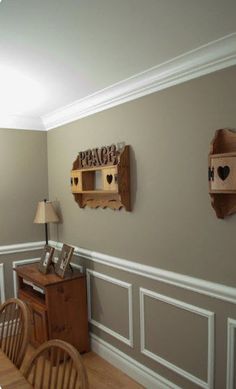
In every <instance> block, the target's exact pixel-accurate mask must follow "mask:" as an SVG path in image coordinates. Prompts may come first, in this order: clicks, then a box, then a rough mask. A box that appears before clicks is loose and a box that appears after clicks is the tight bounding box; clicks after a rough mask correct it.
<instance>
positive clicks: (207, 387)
mask: <svg viewBox="0 0 236 389" xmlns="http://www.w3.org/2000/svg"><path fill="white" fill-rule="evenodd" d="M139 292H140V346H141V353H142V354H144V355H146V356H147V357H149V358H151V359H153V360H154V361H156V362H157V363H160V364H161V365H163V366H165V367H167V368H168V369H170V370H172V371H174V372H175V373H177V374H179V375H181V376H182V377H184V378H186V379H187V380H189V381H191V382H193V383H195V384H196V385H197V386H200V387H201V388H204V389H213V387H214V332H215V331H214V326H215V325H214V322H215V320H214V316H215V314H214V312H211V311H208V310H206V309H202V308H200V307H198V306H195V305H192V304H187V303H185V302H183V301H180V300H176V299H173V298H171V297H169V296H165V295H162V294H159V293H156V292H153V291H151V290H148V289H144V288H139ZM145 296H148V297H151V298H153V299H156V300H159V301H162V302H164V303H166V304H170V305H172V306H175V307H178V308H180V309H183V310H186V311H189V312H191V313H194V314H196V315H200V316H203V317H206V318H207V327H208V352H207V381H203V380H201V379H200V378H199V377H196V376H194V375H193V374H191V373H189V372H188V371H186V370H184V369H182V368H180V367H178V366H176V365H175V364H173V363H171V362H169V361H167V360H166V359H164V358H162V357H160V356H159V355H157V354H154V353H153V352H151V351H149V350H148V349H146V348H145V307H144V297H145ZM156 325H157V326H158V321H157V323H156ZM173 325H174V323H173Z"/></svg>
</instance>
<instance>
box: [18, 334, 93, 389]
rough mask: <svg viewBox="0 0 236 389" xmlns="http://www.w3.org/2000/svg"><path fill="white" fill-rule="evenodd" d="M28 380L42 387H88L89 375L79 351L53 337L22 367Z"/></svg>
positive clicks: (58, 388) (33, 384)
mask: <svg viewBox="0 0 236 389" xmlns="http://www.w3.org/2000/svg"><path fill="white" fill-rule="evenodd" d="M22 373H23V375H24V376H25V378H26V379H27V381H28V382H29V383H30V384H31V385H32V386H33V387H34V388H40V389H55V388H56V389H77V388H78V389H88V388H89V386H88V377H87V372H86V370H85V367H84V363H83V360H82V358H81V356H80V354H79V352H78V351H77V350H76V349H75V347H73V346H72V345H71V344H69V343H67V342H64V341H62V340H58V339H53V340H49V341H48V342H45V343H43V344H42V345H41V346H39V348H38V349H37V350H35V352H34V353H33V355H32V356H31V358H30V359H29V361H28V362H26V363H25V366H24V367H23V369H22Z"/></svg>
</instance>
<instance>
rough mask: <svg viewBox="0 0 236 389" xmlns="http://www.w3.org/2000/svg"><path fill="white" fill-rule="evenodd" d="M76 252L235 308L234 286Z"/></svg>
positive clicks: (2, 250)
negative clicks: (229, 304)
mask: <svg viewBox="0 0 236 389" xmlns="http://www.w3.org/2000/svg"><path fill="white" fill-rule="evenodd" d="M49 244H50V245H51V246H53V247H55V248H56V249H57V250H61V248H62V246H63V243H60V242H55V241H52V240H50V241H49ZM44 245H45V242H30V243H21V244H15V245H9V246H0V255H1V254H12V253H17V252H27V251H33V250H40V249H42V248H43V247H44ZM74 248H75V251H74V255H76V256H78V257H81V258H84V259H88V260H90V261H92V262H95V263H99V264H102V265H106V266H109V267H113V268H115V269H119V270H123V271H125V272H129V273H132V274H137V275H140V276H142V277H146V278H150V279H153V280H156V281H160V282H164V283H166V284H169V285H174V286H177V287H179V288H183V289H186V290H190V291H192V292H196V293H200V294H203V295H206V296H208V297H213V298H216V299H219V300H223V301H227V302H230V303H233V304H236V288H233V287H231V286H227V285H223V284H219V283H216V282H211V281H206V280H202V279H200V278H196V277H191V276H187V275H184V274H180V273H175V272H172V271H169V270H163V269H159V268H157V267H153V266H148V265H143V264H141V263H138V262H134V261H129V260H126V259H123V258H118V257H113V256H111V255H107V254H103V253H98V252H95V251H92V250H88V249H84V248H82V247H77V246H74Z"/></svg>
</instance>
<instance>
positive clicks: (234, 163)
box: [208, 129, 236, 219]
mask: <svg viewBox="0 0 236 389" xmlns="http://www.w3.org/2000/svg"><path fill="white" fill-rule="evenodd" d="M208 181H209V193H210V196H211V204H212V207H213V208H214V210H215V212H216V215H217V217H218V218H221V219H223V218H224V217H226V216H229V215H231V214H233V213H235V212H236V132H234V131H232V130H228V129H220V130H217V131H216V133H215V136H214V138H213V140H212V142H211V145H210V153H209V163H208Z"/></svg>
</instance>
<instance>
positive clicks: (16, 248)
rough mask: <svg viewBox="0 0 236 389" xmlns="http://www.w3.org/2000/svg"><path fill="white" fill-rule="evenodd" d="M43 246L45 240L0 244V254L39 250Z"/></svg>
mask: <svg viewBox="0 0 236 389" xmlns="http://www.w3.org/2000/svg"><path fill="white" fill-rule="evenodd" d="M44 246H45V242H28V243H17V244H11V245H8V246H0V255H3V254H14V253H21V252H24V251H34V250H41V249H42V248H43V247H44Z"/></svg>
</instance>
